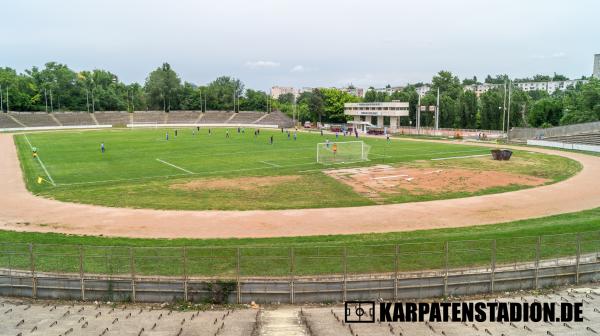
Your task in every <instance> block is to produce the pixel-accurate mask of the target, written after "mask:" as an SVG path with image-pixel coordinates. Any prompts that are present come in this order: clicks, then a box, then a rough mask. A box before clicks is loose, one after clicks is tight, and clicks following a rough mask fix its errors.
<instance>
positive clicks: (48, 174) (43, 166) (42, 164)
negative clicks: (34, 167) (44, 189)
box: [23, 134, 56, 186]
mask: <svg viewBox="0 0 600 336" xmlns="http://www.w3.org/2000/svg"><path fill="white" fill-rule="evenodd" d="M23 136H24V137H25V140H27V143H28V144H29V148H31V150H33V146H32V145H31V142H30V141H29V138H28V137H27V134H24V135H23ZM35 158H36V159H37V160H38V162H39V163H40V166H42V169H43V170H44V173H46V176H47V177H48V179H49V180H50V183H52V185H53V186H56V183H54V179H52V176H51V175H50V173H49V172H48V169H46V166H45V165H44V162H42V159H40V155H39V154H38V155H36V157H35Z"/></svg>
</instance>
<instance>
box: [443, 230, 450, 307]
mask: <svg viewBox="0 0 600 336" xmlns="http://www.w3.org/2000/svg"><path fill="white" fill-rule="evenodd" d="M448 252H449V251H448V241H446V242H445V243H444V293H443V295H444V296H447V294H448Z"/></svg>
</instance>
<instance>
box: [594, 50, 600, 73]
mask: <svg viewBox="0 0 600 336" xmlns="http://www.w3.org/2000/svg"><path fill="white" fill-rule="evenodd" d="M593 74H594V77H596V78H600V54H596V55H594V72H593Z"/></svg>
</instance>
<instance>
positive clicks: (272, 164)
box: [260, 161, 281, 168]
mask: <svg viewBox="0 0 600 336" xmlns="http://www.w3.org/2000/svg"><path fill="white" fill-rule="evenodd" d="M260 163H264V164H266V165H269V166H271V167H278V168H279V167H281V166H280V165H278V164H275V163H271V162H268V161H260Z"/></svg>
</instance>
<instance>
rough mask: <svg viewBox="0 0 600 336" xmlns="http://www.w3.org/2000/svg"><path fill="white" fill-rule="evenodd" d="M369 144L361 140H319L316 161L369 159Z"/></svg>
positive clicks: (357, 160) (331, 161) (345, 161)
mask: <svg viewBox="0 0 600 336" xmlns="http://www.w3.org/2000/svg"><path fill="white" fill-rule="evenodd" d="M369 149H371V146H369V145H367V144H365V143H364V142H362V141H346V142H321V143H318V144H317V162H318V163H323V164H333V163H350V162H359V161H367V160H369Z"/></svg>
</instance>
